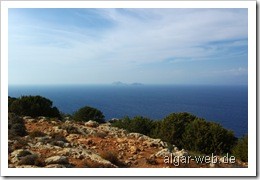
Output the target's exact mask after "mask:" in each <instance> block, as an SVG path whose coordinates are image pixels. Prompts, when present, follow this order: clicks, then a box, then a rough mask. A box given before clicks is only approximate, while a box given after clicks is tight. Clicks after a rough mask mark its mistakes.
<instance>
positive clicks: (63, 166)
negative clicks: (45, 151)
mask: <svg viewBox="0 0 260 180" xmlns="http://www.w3.org/2000/svg"><path fill="white" fill-rule="evenodd" d="M45 168H66V166H65V165H63V164H49V165H47V166H45Z"/></svg>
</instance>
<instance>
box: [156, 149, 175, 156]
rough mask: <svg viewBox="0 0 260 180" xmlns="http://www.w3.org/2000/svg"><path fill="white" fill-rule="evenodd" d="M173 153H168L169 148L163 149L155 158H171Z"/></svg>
mask: <svg viewBox="0 0 260 180" xmlns="http://www.w3.org/2000/svg"><path fill="white" fill-rule="evenodd" d="M170 155H171V153H170V152H169V151H168V149H167V148H165V149H162V150H161V151H158V152H157V153H156V154H155V157H163V158H164V157H165V156H170Z"/></svg>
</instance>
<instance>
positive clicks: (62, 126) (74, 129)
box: [61, 124, 81, 134]
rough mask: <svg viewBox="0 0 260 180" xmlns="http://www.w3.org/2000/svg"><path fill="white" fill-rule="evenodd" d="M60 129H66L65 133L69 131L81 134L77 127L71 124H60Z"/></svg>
mask: <svg viewBox="0 0 260 180" xmlns="http://www.w3.org/2000/svg"><path fill="white" fill-rule="evenodd" d="M61 129H63V130H66V131H67V133H69V134H81V133H80V132H79V130H78V128H76V127H74V126H72V125H67V124H62V125H61Z"/></svg>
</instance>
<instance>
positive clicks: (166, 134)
mask: <svg viewBox="0 0 260 180" xmlns="http://www.w3.org/2000/svg"><path fill="white" fill-rule="evenodd" d="M195 119H196V116H193V115H191V114H189V113H186V112H184V113H172V114H170V115H168V116H167V117H165V118H164V119H163V120H162V121H159V122H158V123H157V124H156V127H155V128H154V132H153V133H152V134H153V136H154V137H156V138H160V139H162V140H163V141H165V142H168V143H169V144H174V145H176V146H177V147H179V148H182V147H183V142H182V135H183V133H184V130H185V127H186V126H187V125H188V124H189V123H190V122H192V121H194V120H195Z"/></svg>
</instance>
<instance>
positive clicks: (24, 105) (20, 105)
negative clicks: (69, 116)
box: [8, 96, 61, 118]
mask: <svg viewBox="0 0 260 180" xmlns="http://www.w3.org/2000/svg"><path fill="white" fill-rule="evenodd" d="M8 105H9V112H12V113H15V114H17V115H20V116H32V117H38V116H46V117H58V118H60V117H61V116H60V113H59V110H58V109H57V107H52V101H51V100H49V99H46V98H44V97H42V96H22V97H20V98H17V99H14V98H11V97H9V104H8Z"/></svg>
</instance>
